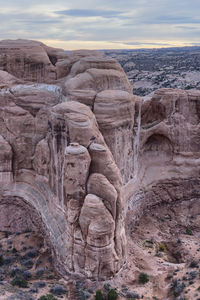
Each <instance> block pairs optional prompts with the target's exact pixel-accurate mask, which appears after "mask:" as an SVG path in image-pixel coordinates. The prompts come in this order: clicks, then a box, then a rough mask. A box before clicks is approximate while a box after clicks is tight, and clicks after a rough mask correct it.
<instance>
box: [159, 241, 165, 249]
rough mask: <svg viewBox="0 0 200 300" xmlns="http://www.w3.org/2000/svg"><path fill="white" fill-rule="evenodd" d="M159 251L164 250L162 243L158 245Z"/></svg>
mask: <svg viewBox="0 0 200 300" xmlns="http://www.w3.org/2000/svg"><path fill="white" fill-rule="evenodd" d="M159 250H160V251H165V250H166V245H165V244H164V243H160V244H159Z"/></svg>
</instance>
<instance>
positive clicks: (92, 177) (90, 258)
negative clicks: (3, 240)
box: [0, 40, 200, 280]
mask: <svg viewBox="0 0 200 300" xmlns="http://www.w3.org/2000/svg"><path fill="white" fill-rule="evenodd" d="M0 69H1V71H0V101H1V107H0V149H1V154H0V229H1V230H7V231H12V232H15V231H16V230H17V231H23V230H25V229H26V227H29V228H30V227H31V228H33V229H34V230H36V231H38V232H40V233H41V234H43V235H44V236H45V239H46V241H47V242H48V244H49V247H50V249H51V250H52V253H53V255H54V261H55V265H56V267H57V269H58V271H59V272H60V273H62V274H63V275H70V276H72V275H78V276H83V277H86V278H90V279H95V280H104V279H108V278H110V277H112V276H114V275H115V274H116V273H117V272H118V271H119V270H120V269H121V268H122V266H123V265H124V263H125V261H126V237H125V219H126V223H127V224H128V225H129V224H130V223H133V222H134V221H135V220H136V219H137V218H139V217H140V216H141V215H142V213H143V212H144V211H146V210H148V209H151V208H152V207H153V206H155V205H157V204H160V203H162V202H165V203H166V202H171V201H180V200H181V199H184V201H185V200H187V199H188V200H189V199H191V198H193V197H197V195H198V193H195V190H196V189H199V179H198V178H199V168H198V164H199V161H200V137H199V131H200V128H199V126H200V125H199V124H200V105H199V103H200V92H199V91H187V92H186V91H181V90H171V89H163V90H158V91H157V92H156V93H155V96H154V97H153V98H152V99H151V100H148V101H146V102H143V100H142V99H140V98H138V97H135V96H133V95H132V90H131V87H130V84H129V82H128V80H127V78H126V76H125V74H124V72H123V70H122V68H121V67H120V65H119V64H118V63H117V62H116V61H115V60H113V59H108V58H105V57H103V56H102V55H101V54H99V53H97V52H92V51H74V52H73V51H72V52H70V53H66V52H65V51H63V50H60V49H53V48H50V47H47V46H45V45H44V44H42V43H39V42H34V41H24V40H17V41H10V40H9V41H2V42H0ZM197 198H198V197H197ZM125 212H127V214H126V216H125ZM125 217H126V218H125Z"/></svg>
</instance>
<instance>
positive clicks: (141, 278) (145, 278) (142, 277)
mask: <svg viewBox="0 0 200 300" xmlns="http://www.w3.org/2000/svg"><path fill="white" fill-rule="evenodd" d="M138 279H139V283H142V284H145V283H147V282H148V281H149V276H148V275H147V274H146V273H143V272H142V273H140V275H139V278H138Z"/></svg>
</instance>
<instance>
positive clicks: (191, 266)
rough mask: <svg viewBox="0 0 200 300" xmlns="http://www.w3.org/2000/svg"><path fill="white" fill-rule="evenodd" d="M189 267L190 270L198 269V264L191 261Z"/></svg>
mask: <svg viewBox="0 0 200 300" xmlns="http://www.w3.org/2000/svg"><path fill="white" fill-rule="evenodd" d="M189 267H190V268H198V262H197V261H195V260H192V261H191V263H190V265H189Z"/></svg>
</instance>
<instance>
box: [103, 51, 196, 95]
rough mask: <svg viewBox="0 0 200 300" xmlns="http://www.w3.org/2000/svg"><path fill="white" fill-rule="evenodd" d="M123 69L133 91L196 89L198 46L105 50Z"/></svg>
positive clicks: (150, 92) (138, 93)
mask: <svg viewBox="0 0 200 300" xmlns="http://www.w3.org/2000/svg"><path fill="white" fill-rule="evenodd" d="M105 54H106V55H107V56H108V57H113V58H115V59H116V60H118V61H119V62H120V64H121V66H122V67H123V69H124V71H125V72H126V74H127V76H128V78H129V80H130V82H131V84H132V86H133V93H134V94H135V95H139V96H148V95H149V94H150V95H149V96H148V97H151V96H152V95H153V92H154V91H155V90H157V89H159V88H175V89H176V88H179V89H186V90H189V89H193V88H197V89H200V47H180V48H161V49H139V50H107V51H105Z"/></svg>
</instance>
